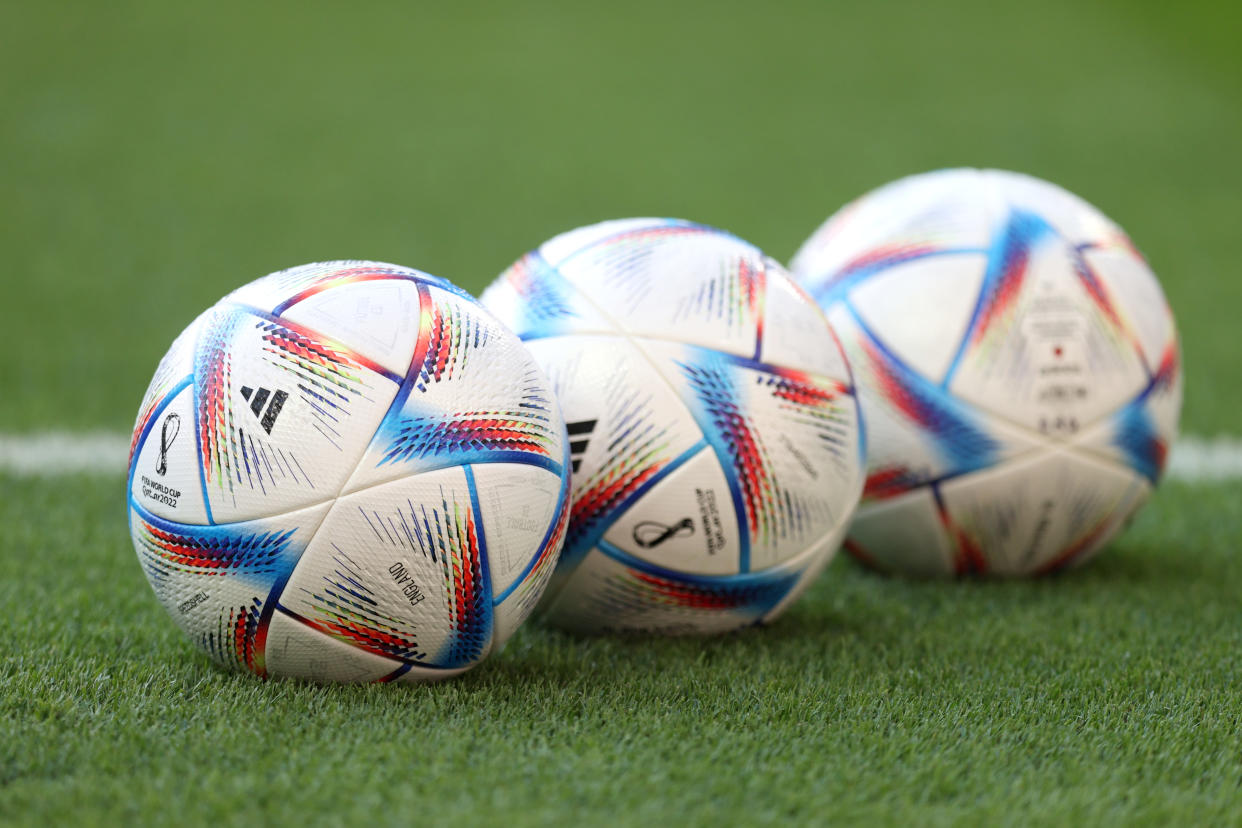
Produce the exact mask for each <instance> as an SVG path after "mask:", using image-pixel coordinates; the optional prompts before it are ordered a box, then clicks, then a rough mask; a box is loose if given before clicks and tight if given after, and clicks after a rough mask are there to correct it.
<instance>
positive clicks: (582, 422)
mask: <svg viewBox="0 0 1242 828" xmlns="http://www.w3.org/2000/svg"><path fill="white" fill-rule="evenodd" d="M483 302H484V304H486V305H487V306H488V307H489V308H490V309H491V310H493V311H494V312H495V313H496V314H497V316H499V317H500V318H501V320H503V321H504V322H505V323H506V324H508V325H509V326H510V327H512V328H513V329H514V330H515V331H517V332H518V334H519V335H520V336H521V337H522V338H523V340H525V341H526V343H527V345H528V346H529V347H530V349H531V352H532V353H533V354H534V355H535V358H536V359H537V360H538V361H539V363H540V365H541V366H542V367H543V368H544V370H545V371H546V372H547V374H548V377H549V379H550V380H551V382H552V384H553V387H554V389H555V390H556V393H557V397H558V399H559V400H560V402H561V406H562V409H563V412H564V415H565V418H566V420H567V421H568V427H569V439H570V448H571V454H572V466H573V505H572V507H571V518H570V525H569V529H568V531H567V539H566V545H565V551H564V553H563V555H562V560H561V564H560V565H559V566H558V568H557V574H556V575H555V576H554V581H553V585H552V587H550V588H549V593H548V597H547V598H546V599H545V601H544V604H545V605H546V607H547V612H548V616H549V618H550V619H551V620H552V621H553V622H555V623H557V624H559V625H561V626H564V627H568V628H572V629H575V630H580V631H587V632H602V631H659V632H666V633H709V632H720V631H725V630H730V629H734V628H737V627H740V626H743V625H746V624H751V623H756V622H759V621H764V620H768V619H771V618H773V617H775V616H776V615H777V614H778V613H780V612H781V611H782V610H783V609H784V608H785V607H786V606H788V605H789V604H790V603H791V602H792V601H793V600H794V598H795V597H796V596H797V595H798V594H799V593H800V592H801V591H802V590H803V589H804V588H805V587H806V585H807V584H809V583H810V582H811V580H812V579H813V578H814V577H815V575H816V574H818V572H819V571H820V569H821V568H822V567H823V565H824V564H825V563H827V561H828V560H829V559H830V558H831V556H832V554H833V553H834V552H835V550H836V548H837V546H838V545H839V544H840V541H841V538H842V536H843V534H844V529H845V526H846V523H847V522H848V520H849V518H850V516H851V514H852V512H853V510H854V507H855V505H856V503H857V501H858V497H859V493H860V491H861V488H862V467H861V457H860V451H861V446H860V437H859V433H858V422H857V404H856V401H855V399H854V396H853V389H852V385H851V381H850V377H849V371H848V368H847V366H846V363H845V360H844V358H843V355H842V353H841V351H840V348H839V346H838V344H837V342H836V340H835V338H834V335H833V333H832V330H831V328H830V327H829V326H828V324H827V322H826V321H825V319H824V317H823V314H822V313H821V312H820V311H819V309H818V308H816V307H815V305H814V303H813V302H812V301H811V300H810V299H809V298H808V297H807V296H806V295H805V294H804V293H802V291H800V290H798V289H797V288H796V287H795V286H794V284H793V283H792V281H791V280H790V279H789V278H788V276H787V275H786V274H785V271H784V269H783V268H782V267H781V266H780V265H779V264H777V263H776V262H774V261H772V260H771V259H769V258H767V257H766V256H764V255H763V254H762V253H761V252H760V251H759V250H758V249H756V248H755V247H754V246H752V245H750V244H747V243H745V242H743V241H741V240H739V239H737V238H735V237H733V236H731V235H728V234H726V233H723V232H721V231H719V230H714V229H712V228H709V227H703V226H700V225H695V224H690V223H688V222H682V221H673V220H666V219H632V220H625V221H614V222H605V223H603V224H598V225H593V226H590V227H584V228H581V229H579V230H575V231H573V232H570V233H567V234H564V235H562V236H558V237H556V238H554V239H552V240H551V241H549V242H547V243H546V244H544V245H543V246H542V247H540V248H539V249H538V250H536V251H534V252H532V253H529V254H527V255H526V256H524V257H523V258H522V259H520V260H519V261H518V262H517V263H516V264H514V265H513V266H512V267H511V268H510V269H509V270H508V271H506V272H505V273H504V274H502V275H501V276H500V278H499V279H498V280H497V281H496V282H495V283H494V284H493V285H492V286H491V287H490V288H489V289H488V290H487V292H486V293H484V295H483Z"/></svg>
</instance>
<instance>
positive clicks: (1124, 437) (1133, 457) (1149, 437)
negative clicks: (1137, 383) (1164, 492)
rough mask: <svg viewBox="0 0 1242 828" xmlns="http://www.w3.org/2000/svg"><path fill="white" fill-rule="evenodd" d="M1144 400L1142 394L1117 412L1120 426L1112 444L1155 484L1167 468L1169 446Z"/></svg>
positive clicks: (1117, 424) (1117, 421)
mask: <svg viewBox="0 0 1242 828" xmlns="http://www.w3.org/2000/svg"><path fill="white" fill-rule="evenodd" d="M1144 402H1145V397H1140V398H1139V399H1138V400H1135V401H1134V402H1132V403H1130V404H1129V405H1127V406H1126V407H1125V408H1123V409H1122V410H1121V411H1120V412H1119V413H1118V414H1117V417H1116V426H1117V429H1116V431H1115V432H1114V433H1113V440H1112V444H1113V445H1114V446H1115V447H1116V448H1117V449H1118V450H1119V451H1120V452H1121V454H1122V455H1123V456H1124V457H1125V459H1126V463H1127V464H1128V465H1129V466H1130V468H1132V469H1134V470H1135V471H1136V472H1138V473H1139V474H1141V475H1143V476H1144V477H1146V478H1147V479H1148V480H1150V481H1151V483H1152V485H1155V484H1156V483H1157V482H1158V481H1159V479H1160V472H1161V470H1162V469H1163V468H1164V456H1165V452H1166V446H1165V444H1164V442H1163V441H1162V440H1161V439H1160V436H1159V434H1158V432H1157V431H1156V425H1155V423H1154V422H1153V421H1152V418H1151V415H1150V414H1149V413H1148V411H1147V409H1146V408H1145V407H1144V405H1143V403H1144Z"/></svg>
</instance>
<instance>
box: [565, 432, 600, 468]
mask: <svg viewBox="0 0 1242 828" xmlns="http://www.w3.org/2000/svg"><path fill="white" fill-rule="evenodd" d="M565 430H566V431H568V432H569V467H570V468H571V469H573V470H574V471H577V470H578V467H579V466H581V465H582V456H583V455H584V454H586V450H587V443H588V442H589V441H590V439H591V432H593V431H594V430H595V420H579V421H578V422H576V423H565Z"/></svg>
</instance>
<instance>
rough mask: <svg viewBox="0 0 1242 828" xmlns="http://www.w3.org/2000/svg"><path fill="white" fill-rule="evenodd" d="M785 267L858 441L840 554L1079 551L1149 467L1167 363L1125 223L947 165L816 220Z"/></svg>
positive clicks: (1127, 502) (995, 566) (1027, 557)
mask: <svg viewBox="0 0 1242 828" xmlns="http://www.w3.org/2000/svg"><path fill="white" fill-rule="evenodd" d="M792 270H793V272H794V274H795V276H796V277H797V278H798V279H799V280H800V281H801V283H802V284H803V286H804V287H806V289H807V290H808V291H809V292H810V293H811V294H812V295H813V296H814V297H815V298H816V299H817V300H818V301H819V302H820V303H821V304H822V306H823V307H824V308H825V309H826V310H827V311H828V316H829V319H830V320H831V321H832V324H833V325H834V326H835V328H836V330H837V332H838V333H839V334H840V336H841V339H842V342H843V344H844V346H845V350H846V352H847V353H848V354H849V356H850V360H851V364H852V366H853V369H854V376H855V379H856V381H857V383H858V388H859V395H860V401H861V403H862V408H863V415H864V417H865V420H866V430H867V445H868V461H869V465H868V478H867V486H866V490H865V493H864V495H863V505H862V506H861V507H860V508H859V511H858V516H857V518H856V520H855V522H854V525H853V528H852V529H851V530H850V537H849V540H848V541H847V542H846V548H847V549H849V550H850V551H851V552H852V553H853V554H854V555H855V556H856V557H858V558H859V559H861V560H863V561H864V562H867V563H870V564H872V565H873V566H876V567H878V568H881V569H885V570H894V571H898V572H905V573H911V574H920V575H939V574H949V573H965V572H988V573H996V574H1002V575H1026V574H1036V573H1045V572H1051V571H1053V570H1057V569H1061V568H1063V567H1067V566H1074V565H1077V564H1079V563H1082V562H1083V561H1085V560H1087V559H1088V558H1090V557H1091V556H1092V555H1094V554H1095V553H1096V552H1098V551H1099V550H1100V549H1101V548H1103V547H1104V545H1105V544H1107V543H1108V541H1109V540H1110V539H1111V538H1112V537H1113V536H1114V535H1116V534H1117V533H1118V532H1119V531H1120V530H1121V528H1122V527H1123V526H1124V525H1125V523H1126V521H1127V519H1128V518H1129V517H1130V516H1131V515H1133V514H1134V512H1135V510H1137V509H1138V508H1139V506H1141V505H1142V503H1143V502H1144V501H1145V500H1146V498H1147V497H1148V495H1149V494H1150V492H1151V490H1152V487H1154V486H1155V485H1156V483H1157V481H1158V480H1159V479H1160V474H1161V471H1162V469H1163V467H1164V461H1165V455H1166V452H1167V450H1168V447H1169V445H1170V443H1171V441H1172V440H1173V438H1174V436H1175V434H1176V431H1177V419H1178V413H1179V411H1180V408H1181V399H1182V390H1181V371H1180V369H1179V360H1178V347H1177V332H1176V330H1175V328H1174V324H1173V316H1172V313H1171V312H1170V310H1169V307H1168V304H1167V303H1166V302H1165V298H1164V294H1163V293H1162V292H1161V290H1160V285H1159V283H1158V282H1157V281H1156V278H1155V276H1154V275H1153V274H1152V272H1151V271H1150V270H1149V269H1148V267H1147V264H1146V263H1145V262H1144V260H1143V257H1142V256H1141V255H1140V254H1139V253H1138V251H1137V250H1135V248H1134V246H1133V245H1132V244H1131V243H1130V240H1129V239H1128V238H1127V237H1126V235H1125V233H1123V232H1122V230H1121V229H1120V228H1119V227H1118V226H1117V225H1115V224H1113V223H1112V222H1111V221H1109V220H1108V219H1107V218H1105V217H1104V216H1103V215H1102V214H1101V213H1099V212H1098V211H1097V210H1096V209H1095V208H1093V207H1091V206H1090V205H1089V204H1087V203H1086V202H1084V201H1082V200H1081V199H1079V198H1078V197H1077V196H1074V195H1071V194H1070V193H1068V192H1066V191H1065V190H1062V189H1060V188H1059V187H1056V186H1054V185H1052V184H1049V183H1048V182H1045V181H1040V180H1038V179H1035V178H1030V177H1027V176H1024V175H1018V174H1016V173H1008V172H999V171H994V170H986V171H980V170H971V169H964V170H946V171H942V172H935V173H928V174H926V175H918V176H913V177H910V178H906V179H903V180H901V181H897V182H895V183H892V184H889V185H888V186H886V187H882V188H880V189H879V190H876V191H875V192H872V193H870V194H868V195H866V196H863V197H862V198H861V199H859V200H858V201H856V202H854V203H853V204H850V205H848V206H847V207H845V208H843V209H842V210H841V211H840V212H839V213H837V214H836V215H835V216H833V217H832V218H830V219H829V220H828V221H827V222H826V223H825V224H824V225H823V226H822V227H820V228H819V230H817V231H816V232H815V233H814V235H812V236H811V238H810V239H809V240H808V241H807V242H806V244H805V245H803V247H802V249H801V250H800V251H799V252H798V254H797V256H796V257H795V258H794V260H793V264H792Z"/></svg>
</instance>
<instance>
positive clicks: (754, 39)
mask: <svg viewBox="0 0 1242 828" xmlns="http://www.w3.org/2000/svg"><path fill="white" fill-rule="evenodd" d="M1239 22H1240V20H1239V15H1238V13H1237V12H1236V11H1233V10H1230V9H1227V8H1226V7H1225V6H1224V5H1223V4H1216V3H1201V4H1194V3H1190V4H1186V3H1180V4H1169V3H1157V2H1141V3H1134V2H1127V3H1123V2H1115V3H1080V2H1043V3H1025V4H996V3H990V2H976V3H972V2H954V3H951V4H945V3H917V2H896V3H857V4H853V3H851V4H845V3H791V2H765V3H740V2H717V3H711V4H707V3H704V4H697V3H687V2H646V1H645V0H638V1H637V2H628V3H610V4H596V3H571V2H564V3H520V4H518V3H513V4H504V3H494V4H432V3H355V4H343V3H329V2H300V3H290V2H282V3H264V4H257V3H216V4H208V5H188V4H175V3H165V2H122V3H106V4H105V3H91V2H79V3H68V2H54V3H34V2H26V3H16V2H5V3H3V5H0V100H3V102H4V105H3V129H2V131H0V159H3V162H2V163H3V168H2V169H3V180H4V184H5V187H4V190H5V195H6V197H5V198H4V199H3V202H2V203H0V249H2V250H3V251H4V254H5V271H4V287H5V290H4V296H3V299H0V330H3V331H4V332H5V335H6V336H7V337H8V339H9V341H10V346H9V349H10V352H12V350H13V349H14V348H15V349H16V352H17V356H18V358H16V359H14V358H12V357H10V359H7V360H4V361H3V362H0V387H2V388H4V389H5V390H4V393H3V394H2V395H0V431H27V430H37V429H43V428H53V427H54V428H62V427H63V428H72V429H107V430H112V431H122V430H125V429H127V428H128V426H129V425H130V423H131V422H132V419H133V416H134V413H135V410H136V408H137V404H138V401H139V398H140V396H141V394H142V391H143V389H144V388H145V385H146V382H147V380H148V378H149V377H150V375H151V373H152V372H153V370H154V368H155V364H156V362H157V361H158V359H159V357H160V356H161V355H162V354H163V352H164V350H165V348H166V347H167V345H168V344H169V343H170V342H171V341H172V339H173V337H174V336H175V335H176V334H177V332H178V331H180V329H181V328H182V327H183V326H185V325H186V324H187V323H188V322H189V321H190V320H191V319H192V318H193V317H194V316H195V315H196V314H197V313H198V312H199V311H200V310H202V309H203V308H205V307H206V306H207V305H209V304H210V303H212V302H214V301H215V300H216V299H217V298H218V297H219V296H221V295H222V294H224V293H225V292H227V291H228V290H230V289H232V288H233V287H235V286H237V285H239V284H241V283H243V282H246V281H249V280H250V279H253V278H256V277H258V276H260V275H262V274H264V273H267V272H269V271H272V270H275V269H279V268H282V267H286V266H290V265H293V264H298V263H302V262H307V261H313V260H321V259H330V258H372V259H381V260H388V261H393V262H398V263H402V264H408V265H411V266H415V267H419V268H422V269H424V270H429V271H431V272H433V273H436V274H439V275H443V276H446V277H448V278H451V279H453V280H455V281H457V282H458V283H460V284H461V285H462V286H464V287H466V288H468V289H470V290H474V291H477V290H479V289H480V288H481V287H482V286H483V285H485V284H486V283H487V282H488V281H489V280H490V279H491V278H492V277H493V276H494V275H495V274H497V273H498V272H499V271H500V270H501V269H502V268H504V267H505V266H506V265H507V264H508V263H509V262H510V261H512V260H513V259H515V258H516V257H517V256H518V255H520V254H521V253H522V252H524V251H525V250H527V249H529V248H531V247H533V246H535V245H537V244H538V243H539V242H541V241H542V240H544V239H545V238H547V237H548V236H551V235H553V234H555V233H557V232H560V231H563V230H566V229H569V228H571V227H574V226H577V225H580V224H584V223H588V222H593V221H597V220H600V219H604V218H612V217H620V216H627V215H674V216H681V217H686V218H692V219H695V220H698V221H703V222H707V223H710V224H715V225H719V226H721V227H724V228H727V229H729V230H731V231H733V232H735V233H737V234H739V235H741V236H743V237H745V238H748V239H750V240H752V241H754V242H755V243H757V244H759V245H760V246H762V247H764V248H765V249H766V250H767V251H768V252H769V253H771V254H772V255H774V256H776V257H777V258H780V259H782V260H787V259H788V257H789V256H790V255H791V254H792V253H793V251H794V250H795V249H796V247H797V246H798V244H799V243H800V241H801V240H802V239H803V238H804V237H805V236H806V235H807V234H808V233H809V232H810V231H811V230H812V229H813V228H814V227H815V226H816V225H817V224H818V223H819V222H820V221H821V220H823V219H824V218H825V217H826V216H827V215H828V214H829V213H831V212H832V211H833V210H835V209H836V208H837V207H839V206H840V205H841V204H842V203H844V202H845V201H847V200H849V199H851V198H853V197H855V196H857V195H860V194H861V193H863V192H865V191H866V190H868V189H870V188H872V187H875V186H877V185H879V184H881V183H883V182H885V181H888V180H890V179H892V178H895V177H898V176H901V175H905V174H908V173H913V172H918V171H922V170H926V169H930V168H936V167H943V166H951V165H986V166H998V167H1006V168H1012V169H1017V170H1022V171H1025V172H1030V173H1032V174H1035V175H1039V176H1043V177H1046V178H1049V179H1051V180H1053V181H1056V182H1058V183H1060V184H1062V185H1063V186H1066V187H1068V188H1069V189H1072V190H1074V191H1076V192H1078V193H1080V194H1081V195H1083V196H1084V197H1086V198H1087V199H1088V200H1090V201H1092V202H1094V203H1096V204H1097V205H1098V206H1099V207H1101V208H1102V209H1103V210H1104V211H1105V212H1107V213H1109V214H1110V215H1111V216H1113V217H1114V218H1115V219H1116V220H1117V221H1119V222H1120V223H1121V224H1122V225H1123V226H1124V227H1125V228H1126V229H1127V230H1129V232H1130V233H1131V235H1132V236H1133V237H1134V239H1135V241H1136V242H1137V244H1138V245H1139V247H1140V248H1141V249H1142V250H1144V251H1145V253H1146V254H1147V255H1148V257H1149V258H1150V260H1151V262H1152V264H1153V266H1154V268H1155V269H1156V271H1157V273H1159V274H1160V275H1161V276H1162V278H1163V280H1164V283H1165V286H1166V289H1167V291H1168V293H1169V296H1170V299H1171V301H1172V303H1173V305H1174V309H1175V311H1176V312H1177V314H1178V318H1179V321H1180V323H1181V327H1182V331H1183V335H1184V345H1185V360H1186V364H1187V377H1188V379H1187V386H1186V389H1187V390H1186V395H1187V404H1186V412H1185V419H1184V425H1185V430H1187V431H1193V432H1198V433H1215V432H1222V431H1223V432H1234V431H1237V430H1238V426H1237V423H1236V417H1235V412H1236V411H1237V410H1238V408H1239V404H1240V403H1242V391H1239V389H1238V386H1237V384H1236V383H1231V382H1230V381H1231V380H1232V379H1233V378H1234V377H1235V376H1236V368H1235V365H1236V362H1235V360H1234V357H1233V351H1234V347H1235V346H1234V342H1235V334H1234V330H1235V325H1234V319H1235V318H1236V314H1237V312H1238V309H1239V308H1240V307H1242V280H1239V279H1238V278H1236V277H1235V276H1234V272H1233V271H1234V267H1235V262H1237V261H1238V260H1239V249H1238V248H1239V238H1240V234H1239V219H1242V157H1240V154H1239V148H1240V147H1242V106H1240V105H1239V102H1240V95H1242V59H1240V58H1239V50H1238V49H1237V45H1236V34H1237V32H1238V31H1239V25H1238V24H1239Z"/></svg>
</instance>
